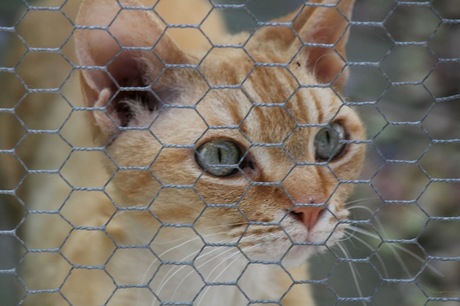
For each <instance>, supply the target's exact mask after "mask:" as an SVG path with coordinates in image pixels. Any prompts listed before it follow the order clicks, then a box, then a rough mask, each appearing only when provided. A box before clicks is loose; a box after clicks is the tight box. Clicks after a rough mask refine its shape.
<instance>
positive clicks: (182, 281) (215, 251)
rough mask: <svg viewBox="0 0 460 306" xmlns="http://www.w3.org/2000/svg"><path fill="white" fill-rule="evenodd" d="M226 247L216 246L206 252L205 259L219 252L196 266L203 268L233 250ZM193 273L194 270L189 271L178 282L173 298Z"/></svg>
mask: <svg viewBox="0 0 460 306" xmlns="http://www.w3.org/2000/svg"><path fill="white" fill-rule="evenodd" d="M225 248H226V247H223V246H222V247H218V248H216V249H215V250H212V251H210V252H209V253H206V254H204V255H203V259H204V257H209V256H211V255H213V254H215V253H218V254H217V255H215V256H213V257H211V258H210V259H208V260H206V261H205V262H204V263H202V264H200V265H198V266H197V267H195V268H201V267H203V266H205V265H207V264H208V263H209V262H211V261H212V260H214V259H216V258H217V257H218V256H222V255H224V254H225V253H228V251H231V250H223V249H225ZM219 251H222V252H221V253H219ZM192 273H193V271H191V272H189V273H187V275H186V276H185V277H184V278H182V280H181V281H180V282H179V284H178V285H177V286H176V288H175V289H174V292H173V298H174V297H175V296H176V293H177V290H178V289H179V288H180V286H182V284H183V283H184V281H185V280H186V279H187V278H188V277H189V276H190V275H191V274H192Z"/></svg>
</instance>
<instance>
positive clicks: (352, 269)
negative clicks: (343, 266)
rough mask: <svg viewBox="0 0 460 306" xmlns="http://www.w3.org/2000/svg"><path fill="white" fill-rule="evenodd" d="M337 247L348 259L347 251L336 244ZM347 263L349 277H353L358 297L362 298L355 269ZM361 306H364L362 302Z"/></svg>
mask: <svg viewBox="0 0 460 306" xmlns="http://www.w3.org/2000/svg"><path fill="white" fill-rule="evenodd" d="M337 246H338V247H339V248H340V250H341V251H342V252H343V254H344V255H345V256H346V258H350V255H349V254H348V251H347V250H346V249H345V247H344V246H343V245H342V244H337ZM347 263H348V266H349V267H350V271H351V276H352V277H353V281H354V282H355V285H356V289H357V291H358V295H359V297H361V298H362V297H364V296H363V293H362V291H361V287H360V286H359V282H358V276H359V275H358V273H357V271H356V269H355V267H353V264H352V263H351V262H347ZM363 305H364V306H366V303H364V302H363Z"/></svg>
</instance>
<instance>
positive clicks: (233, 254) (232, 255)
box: [197, 250, 241, 305]
mask: <svg viewBox="0 0 460 306" xmlns="http://www.w3.org/2000/svg"><path fill="white" fill-rule="evenodd" d="M238 254H241V252H240V251H239V250H237V251H235V252H234V253H232V254H231V255H229V256H227V257H226V258H224V259H222V261H221V262H220V263H219V264H218V265H216V266H215V267H214V268H213V269H212V270H211V272H210V273H209V277H211V275H212V273H214V271H215V270H216V269H217V268H218V267H219V266H220V265H222V264H223V263H225V262H226V261H227V260H228V259H230V258H232V257H234V256H236V255H238ZM237 260H238V257H236V258H235V259H233V260H232V262H231V263H230V264H228V265H227V267H226V268H224V269H222V271H220V273H219V274H218V275H217V276H216V277H215V278H214V279H213V281H212V282H216V281H217V279H218V278H219V277H220V276H221V275H222V274H223V273H225V271H226V270H227V269H228V268H229V267H231V266H232V265H233V264H234V263H235V262H236V261H237ZM210 288H211V287H210V286H207V288H206V289H205V291H204V292H203V295H202V296H201V297H200V300H199V301H198V303H197V305H200V304H201V302H202V301H203V300H204V298H205V296H206V293H207V292H208V291H209V290H210Z"/></svg>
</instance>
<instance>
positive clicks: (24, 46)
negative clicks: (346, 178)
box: [0, 0, 460, 306]
mask: <svg viewBox="0 0 460 306" xmlns="http://www.w3.org/2000/svg"><path fill="white" fill-rule="evenodd" d="M78 2H79V1H62V0H61V1H58V0H56V1H51V0H49V1H45V2H43V1H42V2H32V1H29V2H27V1H25V0H23V1H12V0H10V1H3V2H2V3H1V4H0V8H1V10H0V41H1V42H2V43H1V47H2V49H1V52H2V59H4V58H6V54H8V59H7V60H2V62H1V63H0V76H1V80H2V81H1V84H0V86H2V91H1V92H0V125H1V129H2V139H1V143H0V157H1V159H2V167H4V168H3V169H2V171H1V173H0V175H1V177H0V221H1V222H0V254H1V260H0V301H2V302H1V304H2V305H22V304H23V303H24V302H27V301H28V300H30V296H34V295H38V294H39V293H42V294H46V293H48V294H53V293H54V292H57V293H58V294H63V296H64V298H65V300H66V301H67V302H69V303H71V302H72V300H71V298H69V297H66V296H65V292H66V287H65V286H66V285H65V284H66V283H68V282H69V278H70V276H69V275H73V274H75V273H76V272H75V271H78V270H81V271H83V272H82V273H84V271H91V269H90V268H88V267H93V268H94V267H96V268H95V269H101V270H98V271H105V272H106V274H105V275H106V276H107V275H109V276H110V277H109V278H107V277H106V278H101V279H100V280H99V281H100V282H99V284H101V285H102V284H103V283H104V282H108V283H111V284H112V285H113V286H115V287H116V288H118V290H115V291H114V293H112V295H111V296H110V298H108V297H105V298H103V299H102V300H99V301H98V303H95V305H96V304H98V305H102V304H104V305H106V304H110V300H112V301H113V300H114V299H115V296H116V294H117V292H121V291H122V290H123V289H126V288H127V287H129V286H127V285H126V284H123V282H119V280H118V279H117V277H116V276H114V275H115V274H116V273H115V274H114V273H113V271H111V269H114V268H113V266H114V265H117V260H120V261H122V260H124V257H123V256H122V255H119V254H120V253H123V252H127V253H129V247H127V246H126V245H124V244H123V243H119V242H118V241H117V238H113V237H112V238H107V237H106V238H105V240H104V241H105V243H106V244H107V245H106V246H105V250H107V249H108V250H109V251H108V252H109V253H110V254H109V255H108V257H109V258H111V261H106V260H105V259H104V260H100V259H99V260H98V259H97V258H89V259H88V260H87V261H83V262H78V260H76V261H75V260H73V259H72V258H67V256H66V252H68V250H67V249H66V247H65V245H66V243H67V244H68V243H70V242H69V241H71V240H72V239H74V236H75V235H77V234H75V233H78V231H85V230H95V229H96V230H97V229H99V232H101V228H102V229H103V230H108V229H107V228H108V227H110V222H109V221H108V220H110V219H108V220H104V221H102V223H100V224H91V223H85V222H82V223H79V222H80V221H81V219H79V217H78V216H75V215H74V214H75V208H72V207H73V206H75V205H77V204H78V205H80V206H81V208H80V209H79V211H83V213H84V212H85V210H87V209H88V210H89V209H90V208H89V207H88V206H87V205H86V204H82V203H83V202H85V201H81V199H86V198H85V196H88V195H84V193H91V192H94V191H101V190H104V189H105V184H106V183H105V181H103V182H101V181H97V179H91V178H92V177H93V176H94V174H91V173H78V175H77V176H72V174H69V173H68V172H69V171H74V169H75V168H74V167H75V166H69V165H72V163H76V164H77V169H78V163H79V162H80V158H82V155H87V154H92V155H98V158H103V159H106V162H108V163H110V162H111V161H110V159H111V158H112V157H108V156H107V155H106V154H104V152H103V151H104V149H102V150H101V149H100V148H98V147H94V145H92V144H91V143H90V142H85V141H80V140H79V139H73V138H72V130H73V129H80V128H82V127H80V126H79V125H78V122H81V121H79V120H81V118H80V117H81V116H82V113H85V109H84V108H81V107H79V106H76V105H79V104H78V103H74V102H75V101H74V100H72V99H74V98H73V94H72V95H70V94H69V96H67V94H68V93H69V92H71V91H72V89H71V88H70V87H72V85H73V84H74V83H75V82H76V81H75V78H76V76H78V70H79V67H77V66H73V65H75V64H74V63H76V61H75V60H74V54H73V41H72V39H73V36H74V35H73V34H74V32H73V31H74V27H73V24H74V20H75V19H74V18H75V13H76V5H77V4H78ZM151 2H152V3H151V5H152V6H153V5H155V8H159V6H160V5H161V3H165V0H163V1H159V2H158V1H151ZM75 3H77V4H75ZM298 5H303V1H300V0H297V1H294V0H290V1H268V0H249V1H243V0H241V1H238V0H233V1H230V0H219V1H214V9H213V11H217V10H219V11H221V13H223V15H224V17H225V18H226V20H227V24H228V27H229V29H230V30H231V31H234V32H239V31H242V30H251V29H252V28H255V27H260V26H263V25H267V24H266V23H264V22H266V21H269V20H272V19H273V18H276V17H279V16H282V15H284V14H286V13H287V12H290V11H292V10H294V9H295V8H296V7H297V6H298ZM16 11H19V12H20V13H19V14H16V13H14V12H16ZM213 11H211V12H209V13H208V14H207V15H206V16H209V15H211V14H212V12H213ZM206 16H205V17H206ZM204 19H205V20H206V18H204ZM198 23H199V24H200V25H203V26H204V23H201V21H198ZM31 25H32V27H31ZM350 29H351V35H350V40H349V43H348V62H347V65H348V67H349V69H350V72H351V73H350V78H349V82H348V86H347V88H346V89H345V96H347V97H348V101H351V102H349V103H348V104H349V105H352V106H353V107H355V108H356V110H357V111H358V112H359V113H360V114H361V117H362V119H363V121H364V123H365V126H366V129H367V137H366V139H367V140H366V141H365V142H364V143H365V145H366V147H367V152H368V153H367V155H368V157H367V161H366V164H365V167H364V171H363V173H362V175H361V178H360V180H354V181H353V184H356V185H357V186H356V189H357V191H356V192H355V195H354V198H353V199H351V200H349V201H348V202H347V203H348V206H349V208H350V210H351V212H352V215H351V216H350V219H351V220H352V222H351V223H352V226H353V228H354V230H353V231H351V232H350V236H352V238H349V239H347V240H345V241H343V242H341V243H340V247H339V248H329V247H328V248H327V250H326V251H325V252H323V253H322V254H320V255H316V256H314V257H313V258H312V259H310V265H309V266H310V270H311V275H310V277H309V279H308V280H303V281H300V282H299V281H298V280H297V282H296V281H294V282H293V284H297V283H299V284H304V283H306V284H308V287H311V290H312V292H313V296H314V299H315V305H429V306H434V305H442V306H448V305H458V304H459V303H460V238H459V235H458V231H459V230H460V206H459V200H460V193H459V190H460V176H459V174H460V168H459V167H460V166H459V165H460V159H459V158H460V154H459V153H458V152H459V149H460V148H459V146H460V135H459V132H458V131H460V127H459V126H458V123H457V122H458V120H455V119H456V118H457V117H458V115H460V104H459V101H460V87H459V84H460V74H459V71H460V69H458V68H459V65H460V48H459V44H458V38H460V5H459V3H458V1H452V0H432V1H411V2H407V1H392V0H384V1H380V0H378V1H377V0H374V1H357V3H356V7H355V10H354V14H353V18H352V21H351V22H350ZM37 33H38V34H40V33H41V34H43V33H46V35H38V34H37ZM250 33H253V32H250ZM248 37H249V39H250V37H251V35H249V36H248ZM209 44H212V40H211V41H209ZM5 46H7V48H5ZM217 47H219V46H216V48H217ZM220 47H222V46H220ZM227 47H230V48H232V46H227ZM238 48H240V46H239V47H238ZM243 49H244V47H243ZM4 55H5V56H4ZM249 57H250V55H249ZM250 60H252V61H254V62H257V61H255V60H254V59H252V58H250ZM255 64H256V63H255ZM235 65H238V63H235ZM198 66H199V65H198ZM57 67H59V68H57ZM80 68H81V67H80ZM207 85H208V86H209V87H213V84H209V83H208V84H207ZM215 87H216V88H217V87H219V86H215ZM240 87H241V86H240ZM266 89H267V90H268V88H266ZM262 102H266V103H268V102H271V101H262ZM280 102H284V101H280ZM202 107H205V104H204V105H203V106H202ZM281 107H284V106H281ZM57 108H62V109H61V110H60V113H59V114H60V115H58V113H57V112H56V114H55V115H52V116H48V117H47V115H49V113H52V112H55V109H57ZM62 113H64V114H65V115H62ZM198 113H199V112H198ZM43 118H47V119H46V120H44V119H43ZM201 119H203V118H201ZM201 119H200V118H199V117H198V118H197V119H196V120H201ZM246 120H250V118H249V117H248V118H247V119H246ZM228 128H230V127H228ZM231 128H232V129H234V128H235V127H234V126H233V127H231ZM5 132H6V133H5ZM158 141H159V143H160V144H161V143H162V141H161V139H158ZM43 144H46V148H42V147H43ZM50 147H52V150H49V148H50ZM179 147H180V146H174V145H172V146H171V145H170V146H168V147H166V148H163V149H162V150H174V149H177V148H179ZM138 149H139V148H138ZM39 154H46V156H47V157H48V158H47V159H46V163H44V164H37V163H35V162H34V158H35V156H36V155H39ZM133 154H134V153H133ZM158 156H159V158H161V154H160V153H159V155H158ZM113 162H114V161H113V160H112V163H113ZM125 166H126V165H125ZM98 167H99V166H98V165H94V169H98ZM119 167H120V165H119ZM121 167H122V168H121V169H123V167H124V166H123V165H121ZM82 168H83V167H82ZM69 169H70V170H69ZM171 169H174V167H172V166H171ZM128 170H131V171H136V168H134V169H132V168H131V169H129V167H128ZM137 170H139V169H137ZM168 171H169V170H168ZM115 172H116V171H115ZM115 172H114V173H115ZM118 173H119V172H118ZM153 173H154V176H153V177H147V178H144V184H145V186H152V185H151V181H152V182H153V181H155V182H156V183H158V182H162V181H163V182H164V181H165V180H166V181H167V177H166V178H162V177H161V173H160V174H157V173H156V172H155V170H153ZM117 175H118V174H114V175H113V176H112V177H110V179H115V176H117ZM155 175H159V177H156V176H155ZM121 179H122V180H126V184H129V181H128V179H127V178H126V177H121ZM177 180H178V181H174V180H173V181H171V182H167V183H163V184H164V186H162V187H160V188H159V189H160V190H163V191H162V192H159V194H157V195H155V196H154V199H158V198H160V197H166V198H168V196H170V195H168V192H165V190H167V188H169V187H173V189H174V187H175V188H183V190H184V191H183V192H182V193H181V195H182V196H183V197H193V196H198V197H199V195H196V194H195V195H193V194H192V195H190V194H189V193H190V192H191V191H192V190H194V188H198V187H197V186H196V184H198V183H197V182H193V183H192V185H193V184H195V185H194V186H193V188H192V189H190V188H184V186H185V185H186V184H182V183H181V181H180V179H179V178H177ZM43 182H44V183H45V184H48V185H49V184H56V185H57V186H59V190H55V192H53V194H52V195H51V197H50V199H49V201H53V202H54V204H53V205H52V208H48V210H46V211H45V210H40V209H37V208H34V209H31V208H30V201H31V200H30V198H28V197H26V196H25V194H26V192H30V190H33V189H34V188H39V189H40V188H42V186H41V185H40V183H43ZM168 184H169V185H168ZM166 185H168V186H167V187H165V186H166ZM34 186H39V187H34ZM130 187H131V188H133V186H130ZM141 187H142V186H141ZM162 188H163V189H162ZM165 188H166V189H165ZM79 193H82V194H83V195H78V194H79ZM104 194H105V197H106V198H107V199H108V203H109V205H107V207H105V208H104V209H105V210H106V212H105V213H107V214H108V215H110V216H111V218H112V219H113V218H118V216H119V214H117V210H123V209H122V208H120V207H118V203H113V200H112V199H111V195H110V193H109V192H105V193H104ZM77 195H78V196H77ZM47 196H50V195H49V194H45V195H44V194H41V193H40V192H37V191H36V190H35V193H34V194H33V197H45V201H46V197H47ZM79 196H81V197H79ZM74 197H77V198H78V199H80V200H79V203H76V201H75V200H73V198H74ZM91 197H92V195H91ZM201 200H202V202H203V205H204V206H203V207H205V206H209V207H212V206H213V205H218V203H206V201H205V200H206V199H204V198H203V197H201ZM221 204H222V203H221ZM125 212H126V214H128V213H136V209H134V208H132V209H131V210H130V209H125ZM200 214H201V215H200ZM202 214H203V213H202V212H201V213H200V212H198V213H197V214H196V215H195V216H192V217H191V222H189V223H188V225H180V224H179V225H177V226H176V227H178V230H182V231H195V233H196V235H198V236H199V237H200V238H201V240H202V241H203V245H202V246H201V247H202V248H205V247H213V246H216V245H214V244H213V242H212V241H209V242H208V241H207V239H206V237H205V236H206V235H205V234H201V233H200V232H199V231H197V230H196V229H194V226H195V225H196V224H197V222H196V220H197V218H198V219H199V217H200V216H202ZM79 220H80V221H79ZM155 220H156V219H155ZM34 222H35V223H37V222H38V223H40V222H41V223H46V224H49V225H50V226H54V227H55V228H58V229H60V230H62V229H64V233H65V234H66V235H65V237H64V240H63V241H61V242H59V243H57V244H56V243H52V242H50V243H48V244H47V243H46V242H45V243H44V244H43V243H42V244H40V245H38V246H37V245H36V244H34V242H33V241H27V242H24V240H23V234H24V232H25V228H26V227H27V226H29V224H31V223H34ZM150 222H162V221H161V218H160V219H158V220H156V221H150ZM153 228H155V226H153ZM49 230H50V231H53V227H50V228H49ZM67 233H68V235H67ZM144 234H145V233H144ZM184 235H185V234H184ZM149 236H150V238H151V239H153V238H154V237H156V236H161V230H159V229H158V228H157V229H156V230H152V232H150V233H147V236H146V237H147V238H148V237H149ZM147 238H146V239H147ZM148 241H149V240H148V239H147V240H146V242H137V244H142V243H147V242H148ZM125 242H126V241H125ZM180 243H185V242H184V241H180ZM128 244H129V243H128ZM224 246H225V245H224ZM229 246H233V247H234V246H235V244H234V243H230V244H229ZM80 247H81V248H96V250H97V249H98V246H94V245H86V244H84V245H80ZM152 248H154V246H152ZM147 249H149V248H146V250H147ZM96 253H97V252H96ZM40 254H48V255H49V254H51V255H52V256H55V255H56V257H55V259H54V261H55V262H56V265H58V264H59V263H58V262H61V261H65V262H66V264H64V266H66V268H65V271H64V272H63V273H64V274H63V275H61V274H59V275H54V278H55V279H57V283H56V282H55V283H54V286H55V288H57V289H55V290H54V291H53V290H48V291H47V290H44V291H40V290H39V289H42V288H40V287H39V286H38V287H37V288H35V287H34V286H32V285H30V283H28V282H27V281H26V280H24V279H23V278H22V275H21V273H22V272H21V271H23V270H24V269H25V268H24V265H25V262H26V261H27V258H28V257H34V256H41V255H40ZM230 254H232V253H226V252H222V253H220V255H221V257H220V259H218V260H222V261H225V260H228V259H231V258H232V257H231V256H232V255H230ZM144 256H145V257H146V258H151V259H149V260H151V261H152V262H153V261H155V260H157V261H158V262H159V263H161V264H159V266H158V271H160V270H161V269H162V268H165V269H167V267H168V265H174V264H176V265H181V264H182V266H183V267H186V268H184V270H186V271H187V272H186V273H185V274H184V275H183V277H185V278H187V277H188V276H189V275H190V273H192V272H191V271H193V268H192V267H194V269H195V270H198V271H199V270H200V268H201V267H202V266H203V261H199V260H198V259H196V258H195V259H196V260H195V261H193V260H192V259H193V257H187V256H185V258H184V256H183V254H178V255H177V256H176V257H174V256H173V257H168V258H167V260H169V261H167V262H164V261H163V258H162V254H152V252H148V251H146V252H145V253H144ZM225 256H226V257H225ZM128 257H129V256H128ZM222 257H224V258H222ZM117 258H120V259H117ZM155 258H156V259H155ZM191 258H192V259H191ZM135 260H139V261H140V259H139V258H135ZM247 261H248V262H247V264H246V265H244V266H243V268H242V269H240V270H238V267H237V266H236V265H235V266H231V265H229V266H228V267H229V268H228V267H225V268H224V267H220V268H219V265H217V269H218V272H221V271H222V270H223V271H225V269H230V270H232V269H233V270H235V271H236V272H235V273H236V274H239V273H242V274H243V277H244V275H245V274H248V273H249V272H248V271H249V270H250V267H251V266H253V265H256V264H260V261H258V260H253V261H251V259H250V258H249V259H247ZM37 262H39V261H37ZM114 262H115V263H114ZM230 262H231V263H233V261H232V260H230ZM118 264H121V263H118ZM209 264H214V266H216V264H215V263H212V262H210V263H209ZM279 264H280V268H281V266H282V263H279ZM111 266H112V267H111ZM97 267H102V268H97ZM189 270H190V271H189ZM69 271H72V273H70V272H69ZM175 271H176V272H177V271H178V269H176V270H175ZM214 272H215V271H214ZM126 273H129V272H128V271H126ZM195 274H196V273H195ZM195 274H194V275H195ZM211 274H212V273H211ZM218 274H219V273H215V275H218ZM166 275H167V274H166ZM196 275H197V277H196V280H195V282H203V283H204V282H208V284H209V285H210V286H209V287H208V288H213V286H216V285H218V284H215V283H214V284H211V283H212V281H211V282H209V281H208V280H206V279H203V276H201V277H200V273H198V274H196ZM219 275H220V274H219ZM36 277H37V278H38V279H40V278H45V277H46V276H44V275H36ZM93 277H94V276H93ZM119 277H121V275H119ZM261 278H263V276H261ZM216 279H218V277H216ZM234 279H236V280H237V281H236V282H235V284H234V285H235V286H242V284H243V281H241V279H242V277H240V276H238V275H236V276H234ZM155 281H158V280H154V279H153V280H152V283H154V282H155ZM225 282H226V281H223V282H222V283H221V284H220V285H223V284H225ZM230 283H231V282H230ZM152 286H153V285H152ZM160 286H161V285H160ZM291 286H292V284H291ZM141 287H142V286H141ZM139 288H140V287H139ZM48 289H49V288H48ZM95 289H96V290H97V288H95ZM204 290H205V291H206V289H204ZM242 291H243V292H244V290H242ZM156 294H157V298H158V299H162V296H161V294H160V293H158V292H156ZM243 294H245V293H243ZM61 298H62V297H61ZM69 299H70V300H69ZM107 299H108V301H107V302H106V301H105V300H107ZM246 299H247V302H246V303H247V304H251V305H255V304H256V303H259V304H270V305H271V304H273V305H278V304H280V300H275V301H260V300H259V301H255V300H251V299H252V297H251V296H250V295H247V294H246ZM256 300H257V298H256ZM199 301H200V300H199V298H195V299H193V298H190V301H189V303H188V304H187V303H185V302H183V303H180V305H185V304H187V305H192V304H193V305H198V304H199ZM127 304H130V305H138V304H135V303H134V302H133V301H129V302H128V303H127ZM176 304H177V303H176ZM176 304H175V305H176ZM66 305H67V304H66ZM148 305H150V303H149V304H148ZM164 305H166V304H164ZM168 305H170V304H168Z"/></svg>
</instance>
